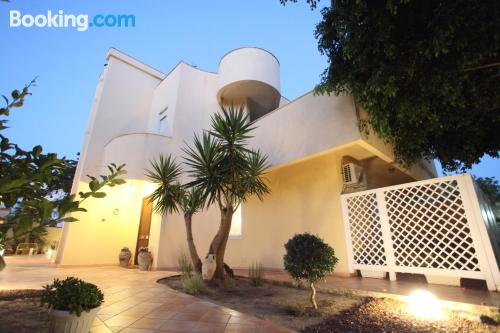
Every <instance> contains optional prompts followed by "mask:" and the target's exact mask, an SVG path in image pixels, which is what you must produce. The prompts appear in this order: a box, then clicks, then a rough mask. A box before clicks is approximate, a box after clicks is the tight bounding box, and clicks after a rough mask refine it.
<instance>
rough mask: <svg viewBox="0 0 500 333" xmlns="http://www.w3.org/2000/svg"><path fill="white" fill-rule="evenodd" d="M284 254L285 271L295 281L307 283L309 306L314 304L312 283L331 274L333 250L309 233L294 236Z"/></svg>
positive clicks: (314, 292) (314, 294) (334, 257)
mask: <svg viewBox="0 0 500 333" xmlns="http://www.w3.org/2000/svg"><path fill="white" fill-rule="evenodd" d="M285 249H286V254H285V256H284V257H283V262H284V266H285V269H286V270H287V271H288V273H290V275H291V276H292V277H293V278H294V279H296V280H300V279H304V280H306V281H307V282H309V287H310V288H311V304H312V306H313V307H314V309H317V308H318V304H316V288H315V287H314V283H316V282H317V281H319V280H321V279H323V278H324V277H325V275H326V274H327V273H329V272H332V271H333V269H334V268H335V265H337V261H338V259H337V257H336V256H335V251H334V250H333V248H332V247H331V246H330V245H328V244H327V243H325V242H324V241H323V240H322V239H321V238H319V237H317V236H314V235H311V234H309V233H305V234H301V235H295V236H294V237H293V238H292V239H290V240H289V241H288V242H287V243H286V244H285Z"/></svg>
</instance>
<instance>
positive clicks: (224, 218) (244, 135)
mask: <svg viewBox="0 0 500 333" xmlns="http://www.w3.org/2000/svg"><path fill="white" fill-rule="evenodd" d="M254 128H255V127H254V123H253V122H251V121H250V120H249V117H248V115H247V113H246V112H245V109H244V107H243V106H239V107H235V106H233V105H231V106H228V107H225V106H222V105H221V112H219V113H216V114H214V115H213V116H212V119H211V129H210V130H209V131H206V132H204V133H203V134H202V135H201V137H200V136H196V135H195V137H194V142H193V146H191V147H187V148H185V149H184V152H185V154H186V156H185V158H184V162H185V164H186V165H187V166H188V167H189V170H188V174H189V175H190V176H191V178H192V179H193V180H192V181H191V182H190V183H188V184H187V185H188V186H189V187H195V188H197V189H199V191H200V193H201V194H200V195H201V197H202V198H203V201H204V202H205V203H206V204H207V206H208V205H212V204H217V206H218V207H219V210H220V213H221V220H220V225H219V229H218V231H217V234H216V235H215V237H214V238H213V240H212V242H211V244H210V248H209V254H213V255H215V258H216V269H215V274H214V276H213V279H212V280H215V279H218V280H222V279H224V277H225V274H224V255H225V251H226V245H227V240H228V237H229V231H230V229H231V222H232V217H233V214H234V212H235V211H236V209H238V207H239V206H240V204H241V203H242V202H244V201H245V200H246V199H247V198H248V197H249V196H252V195H256V196H257V197H258V198H259V199H260V200H262V199H263V196H264V195H265V194H267V193H268V192H269V188H268V186H267V185H266V183H265V181H264V179H263V177H262V175H263V172H264V170H265V169H266V168H267V162H266V160H267V157H266V156H264V155H263V154H261V153H260V152H259V151H255V150H252V149H250V148H249V147H248V139H249V138H251V135H250V133H251V132H252V130H253V129H254Z"/></svg>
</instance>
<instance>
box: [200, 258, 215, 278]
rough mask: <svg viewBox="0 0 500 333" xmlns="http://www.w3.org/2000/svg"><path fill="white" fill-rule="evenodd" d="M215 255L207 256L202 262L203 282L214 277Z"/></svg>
mask: <svg viewBox="0 0 500 333" xmlns="http://www.w3.org/2000/svg"><path fill="white" fill-rule="evenodd" d="M215 267H216V262H215V255H213V254H208V255H207V257H206V258H205V260H204V261H203V265H202V266H201V275H202V277H203V280H210V279H212V277H213V276H214V273H215Z"/></svg>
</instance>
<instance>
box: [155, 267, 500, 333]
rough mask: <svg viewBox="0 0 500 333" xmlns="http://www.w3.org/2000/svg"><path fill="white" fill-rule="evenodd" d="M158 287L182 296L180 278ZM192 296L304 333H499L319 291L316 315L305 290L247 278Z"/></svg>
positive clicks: (395, 304)
mask: <svg viewBox="0 0 500 333" xmlns="http://www.w3.org/2000/svg"><path fill="white" fill-rule="evenodd" d="M160 283H164V284H166V285H168V286H170V287H171V288H173V289H176V290H179V291H183V287H182V282H181V277H180V276H173V277H169V278H165V279H162V280H161V281H160ZM196 296H197V297H199V298H202V299H205V300H209V301H211V302H214V303H217V304H219V305H222V306H225V307H228V308H231V309H234V310H237V311H240V312H242V313H246V314H250V315H253V316H255V317H258V318H261V319H265V320H270V321H273V322H275V323H278V324H280V325H283V326H286V327H288V328H291V329H294V330H298V331H302V332H308V333H313V332H314V333H326V332H359V333H361V332H363V333H364V332H366V333H375V332H419V333H420V332H500V329H499V327H498V326H496V325H494V324H493V325H487V324H485V323H481V322H479V321H471V320H467V319H465V318H463V317H462V316H460V315H459V314H458V313H456V312H452V311H445V314H444V316H443V317H444V318H445V319H443V320H440V321H429V320H420V319H417V318H415V317H414V316H412V315H411V314H409V313H408V312H407V306H406V303H405V302H402V301H398V300H394V299H388V298H371V297H366V296H363V295H360V294H357V293H356V292H353V291H346V290H339V291H337V292H328V293H326V292H318V294H317V301H318V306H319V309H318V311H314V310H313V309H312V308H310V305H309V303H308V299H309V290H308V289H305V288H297V287H293V286H291V285H288V284H280V283H275V282H272V281H265V282H264V284H263V285H262V286H260V287H254V286H253V285H252V284H251V283H250V280H249V279H248V278H245V277H235V278H234V279H231V280H229V282H227V283H225V285H224V286H221V287H210V286H207V287H206V288H205V290H204V291H203V292H202V293H200V294H198V295H196Z"/></svg>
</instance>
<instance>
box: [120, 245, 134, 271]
mask: <svg viewBox="0 0 500 333" xmlns="http://www.w3.org/2000/svg"><path fill="white" fill-rule="evenodd" d="M130 258H132V252H130V250H129V249H128V247H124V248H123V249H122V250H121V252H120V254H119V255H118V259H119V260H120V266H122V267H128V265H129V263H130Z"/></svg>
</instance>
